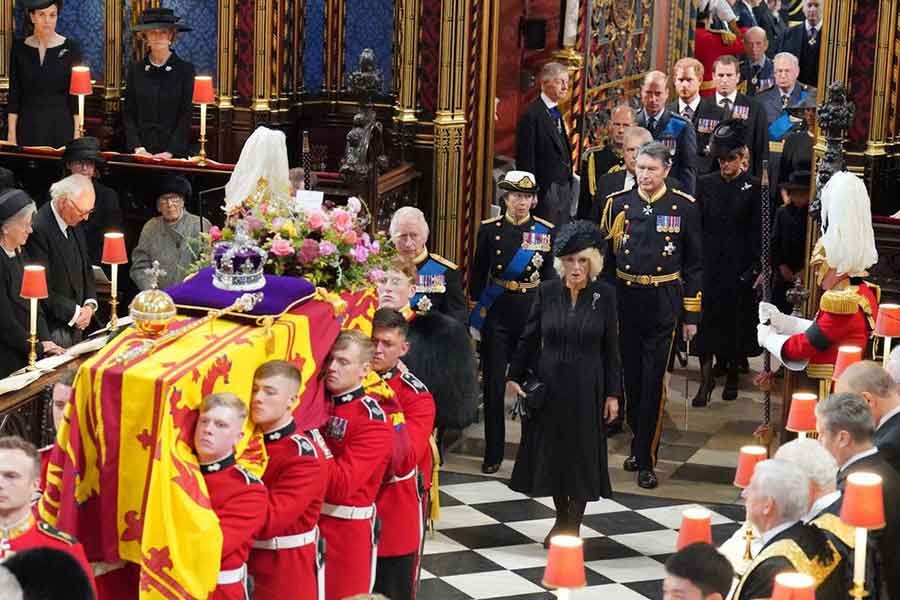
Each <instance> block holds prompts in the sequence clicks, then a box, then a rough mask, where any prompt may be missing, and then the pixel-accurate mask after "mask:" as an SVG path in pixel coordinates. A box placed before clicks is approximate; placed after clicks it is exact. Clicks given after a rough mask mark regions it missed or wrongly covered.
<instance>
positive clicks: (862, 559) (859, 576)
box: [853, 527, 868, 584]
mask: <svg viewBox="0 0 900 600" xmlns="http://www.w3.org/2000/svg"><path fill="white" fill-rule="evenodd" d="M867 533H868V529H866V528H865V527H857V528H856V547H855V548H854V549H853V583H859V584H863V583H865V579H866V535H867Z"/></svg>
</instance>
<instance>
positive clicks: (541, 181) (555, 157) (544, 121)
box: [516, 62, 575, 225]
mask: <svg viewBox="0 0 900 600" xmlns="http://www.w3.org/2000/svg"><path fill="white" fill-rule="evenodd" d="M568 93H569V72H568V71H567V70H566V67H564V66H563V65H561V64H559V63H556V62H550V63H547V64H546V65H544V68H543V69H542V70H541V96H540V98H538V99H537V100H535V101H534V102H532V103H531V104H530V105H529V106H528V108H526V109H525V112H524V113H522V116H521V117H519V123H518V125H517V126H516V169H518V170H519V171H528V172H530V173H534V175H535V177H536V178H537V186H538V189H539V190H540V191H539V192H538V203H537V206H536V207H535V209H534V214H535V216H538V217H542V218H544V219H546V220H548V221H550V222H552V223H553V224H554V225H562V224H563V223H567V222H568V221H569V220H570V219H571V211H572V203H573V202H574V201H575V199H574V198H573V197H572V195H573V194H572V192H573V190H572V181H573V176H572V146H571V145H570V144H569V134H568V132H567V131H566V124H565V121H564V120H563V118H562V114H561V113H560V110H559V103H560V102H562V101H563V100H565V98H566V95H567V94H568Z"/></svg>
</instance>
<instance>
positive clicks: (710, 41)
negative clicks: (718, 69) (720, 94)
mask: <svg viewBox="0 0 900 600" xmlns="http://www.w3.org/2000/svg"><path fill="white" fill-rule="evenodd" d="M743 31H744V30H743V29H742V30H741V33H743ZM742 38H743V36H742V35H741V36H738V37H737V39H736V40H735V42H734V43H733V44H732V45H730V46H726V45H725V43H724V42H723V41H722V36H721V34H719V33H716V32H714V31H707V30H706V29H704V28H702V27H698V28H697V30H696V32H695V33H694V58H696V59H697V60H699V61H700V62H701V63H703V83H702V84H700V95H701V96H703V97H706V96H712V95H713V94H715V93H716V86H715V84H714V83H713V80H712V78H713V63H714V62H715V61H716V59H717V58H719V57H720V56H722V55H724V54H731V55H732V56H734V57H735V58H739V57H740V56H741V54H743V53H744V42H743V39H742ZM738 74H740V70H739V71H738Z"/></svg>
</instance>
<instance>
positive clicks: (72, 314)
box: [25, 174, 97, 348]
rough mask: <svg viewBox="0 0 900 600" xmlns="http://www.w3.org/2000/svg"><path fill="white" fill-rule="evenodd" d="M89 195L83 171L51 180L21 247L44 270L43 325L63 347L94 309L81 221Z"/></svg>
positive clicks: (88, 209)
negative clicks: (46, 291)
mask: <svg viewBox="0 0 900 600" xmlns="http://www.w3.org/2000/svg"><path fill="white" fill-rule="evenodd" d="M94 198H95V196H94V187H93V186H92V185H91V180H90V179H89V178H88V177H85V176H84V175H77V174H76V175H69V176H68V177H66V178H64V179H61V180H59V181H57V182H56V183H54V184H53V185H52V186H50V202H48V203H46V204H44V206H42V207H41V209H40V210H39V211H38V212H37V214H36V215H35V217H34V222H33V225H32V227H33V232H32V234H31V236H29V238H28V243H27V244H26V247H25V249H26V250H25V251H26V255H27V256H28V261H29V262H30V263H38V264H42V265H44V266H45V267H46V268H47V288H48V291H49V292H50V297H49V298H47V300H46V301H45V303H44V308H45V316H46V319H47V326H48V328H49V329H50V339H51V340H53V342H55V343H56V344H58V345H60V346H62V347H64V348H67V347H69V346H71V345H73V344H76V343H77V342H79V341H81V339H82V338H83V337H84V332H85V330H87V329H88V328H89V327H90V325H91V323H92V321H93V318H94V313H95V312H96V311H97V289H96V287H95V285H94V273H93V268H92V266H91V258H90V255H89V254H88V249H87V242H86V241H85V236H84V230H83V227H82V226H81V225H80V224H81V222H82V221H86V220H87V219H88V217H90V215H91V213H92V212H93V211H94Z"/></svg>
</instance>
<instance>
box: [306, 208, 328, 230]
mask: <svg viewBox="0 0 900 600" xmlns="http://www.w3.org/2000/svg"><path fill="white" fill-rule="evenodd" d="M306 224H307V225H308V226H309V229H310V230H311V231H318V230H320V229H322V227H323V226H324V225H325V214H324V213H323V212H322V211H321V210H310V211H308V212H307V213H306Z"/></svg>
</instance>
